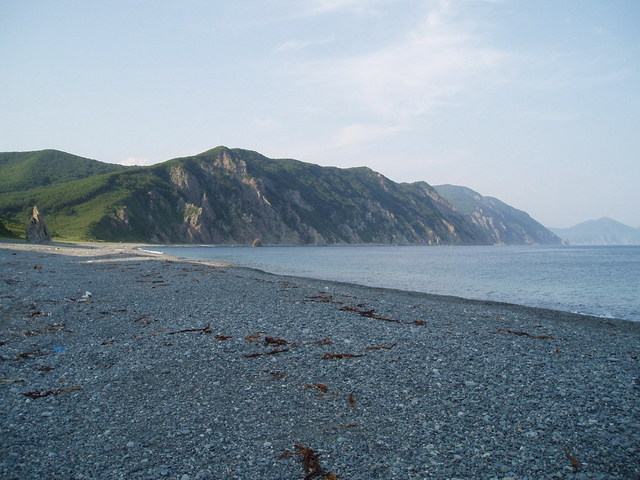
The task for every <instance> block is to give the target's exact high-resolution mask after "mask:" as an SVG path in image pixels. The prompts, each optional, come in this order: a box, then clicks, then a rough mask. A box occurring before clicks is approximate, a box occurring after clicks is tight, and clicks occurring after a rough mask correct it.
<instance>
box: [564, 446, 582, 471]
mask: <svg viewBox="0 0 640 480" xmlns="http://www.w3.org/2000/svg"><path fill="white" fill-rule="evenodd" d="M564 454H565V456H566V457H567V458H568V459H569V461H570V462H571V466H572V467H573V471H574V472H577V471H578V470H580V467H581V466H582V464H581V463H580V460H578V459H577V458H576V457H574V456H573V455H572V454H571V452H570V451H569V447H564Z"/></svg>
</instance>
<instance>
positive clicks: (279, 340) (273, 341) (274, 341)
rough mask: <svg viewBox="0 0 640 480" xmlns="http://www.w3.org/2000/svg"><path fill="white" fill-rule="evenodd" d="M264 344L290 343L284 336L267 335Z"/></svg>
mask: <svg viewBox="0 0 640 480" xmlns="http://www.w3.org/2000/svg"><path fill="white" fill-rule="evenodd" d="M263 343H264V345H265V346H267V345H289V342H287V341H286V340H284V339H283V338H275V337H265V339H264V341H263Z"/></svg>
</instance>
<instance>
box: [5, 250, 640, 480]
mask: <svg viewBox="0 0 640 480" xmlns="http://www.w3.org/2000/svg"><path fill="white" fill-rule="evenodd" d="M149 248H150V249H151V250H152V249H153V247H149ZM0 315H1V317H0V322H1V323H0V448H1V450H0V478H3V479H7V480H9V479H15V480H18V479H67V480H69V479H73V480H80V479H96V480H102V479H164V478H167V479H178V480H196V479H197V480H204V479H225V480H227V479H243V480H244V479H247V480H249V479H251V480H290V479H300V478H304V479H330V480H331V479H341V480H367V479H385V480H393V479H397V480H404V479H443V480H444V479H497V480H510V479H518V480H526V479H529V480H534V479H580V480H591V479H601V480H610V479H618V480H638V479H640V363H639V362H640V361H639V359H638V356H639V355H640V323H638V322H630V321H624V320H615V319H603V318H595V317H589V316H582V315H576V314H570V313H564V312H558V311H552V310H543V309H535V308H528V307H521V306H517V305H510V304H502V303H496V302H484V301H472V300H465V299H461V298H456V297H446V296H434V295H429V294H422V293H415V292H406V291H398V290H388V289H378V288H371V287H363V286H358V285H352V284H342V283H332V282H327V281H324V280H313V279H306V278H295V277H285V276H277V275H271V274H268V273H264V272H260V271H256V270H250V269H245V268H238V267H234V266H229V265H217V264H212V263H207V262H197V261H191V260H183V259H179V258H175V257H169V256H166V255H158V254H156V253H153V252H150V251H142V250H140V249H138V248H137V246H135V245H126V244H113V245H63V244H51V245H29V244H24V243H0Z"/></svg>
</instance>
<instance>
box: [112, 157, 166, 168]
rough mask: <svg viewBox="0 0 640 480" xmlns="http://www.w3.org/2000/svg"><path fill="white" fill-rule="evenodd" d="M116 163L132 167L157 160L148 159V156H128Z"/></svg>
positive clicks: (150, 163) (149, 163)
mask: <svg viewBox="0 0 640 480" xmlns="http://www.w3.org/2000/svg"><path fill="white" fill-rule="evenodd" d="M118 163H119V164H120V165H124V166H126V167H133V166H142V165H153V164H154V163H158V162H157V160H149V159H148V158H135V157H129V158H127V159H126V160H123V161H121V162H118Z"/></svg>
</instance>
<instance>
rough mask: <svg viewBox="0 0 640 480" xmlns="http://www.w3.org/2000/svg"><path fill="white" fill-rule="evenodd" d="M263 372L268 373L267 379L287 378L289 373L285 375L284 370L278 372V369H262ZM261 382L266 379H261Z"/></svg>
mask: <svg viewBox="0 0 640 480" xmlns="http://www.w3.org/2000/svg"><path fill="white" fill-rule="evenodd" d="M263 372H265V373H268V374H269V375H271V378H270V379H269V380H285V379H287V378H289V375H287V374H286V373H284V372H280V371H277V370H276V371H269V370H263ZM262 381H263V382H266V381H268V380H262Z"/></svg>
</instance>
